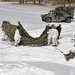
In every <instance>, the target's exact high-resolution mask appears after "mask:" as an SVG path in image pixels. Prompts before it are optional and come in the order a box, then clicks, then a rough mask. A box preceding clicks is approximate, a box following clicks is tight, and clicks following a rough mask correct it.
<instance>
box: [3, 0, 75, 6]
mask: <svg viewBox="0 0 75 75" xmlns="http://www.w3.org/2000/svg"><path fill="white" fill-rule="evenodd" d="M2 1H17V2H19V3H20V4H24V3H31V2H32V3H34V4H36V3H39V4H41V3H42V2H44V3H45V2H56V3H57V4H63V5H64V6H65V5H66V4H69V6H70V5H71V4H72V3H75V0H2Z"/></svg>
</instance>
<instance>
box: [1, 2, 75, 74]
mask: <svg viewBox="0 0 75 75" xmlns="http://www.w3.org/2000/svg"><path fill="white" fill-rule="evenodd" d="M51 9H52V8H48V7H44V6H36V5H35V6H32V5H31V6H24V5H13V4H11V3H5V2H0V26H1V25H2V22H3V21H9V22H10V23H11V24H14V25H17V24H18V21H20V22H21V24H22V25H23V27H24V28H25V29H26V30H27V32H28V33H29V34H30V35H31V36H33V37H38V36H40V34H41V33H42V32H43V30H44V29H45V26H46V25H47V23H45V22H43V21H42V20H41V17H40V15H41V14H45V13H48V12H49V11H50V10H51ZM54 24H55V25H56V26H57V25H59V23H54ZM61 25H62V32H61V38H60V40H59V42H60V44H59V45H58V47H56V48H55V47H53V46H41V47H31V46H19V47H15V46H14V45H12V44H13V43H11V42H10V41H9V40H7V41H2V40H1V38H2V31H1V28H0V75H75V58H74V59H71V60H69V61H66V60H65V58H64V55H63V54H62V53H61V52H60V51H59V50H61V51H63V52H64V53H65V54H66V53H68V52H69V51H71V50H75V47H74V42H73V41H72V40H71V39H72V38H73V33H74V30H75V19H74V20H72V22H71V23H61ZM58 49H59V50H58Z"/></svg>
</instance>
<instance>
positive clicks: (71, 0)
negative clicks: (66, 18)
mask: <svg viewBox="0 0 75 75" xmlns="http://www.w3.org/2000/svg"><path fill="white" fill-rule="evenodd" d="M53 1H55V2H57V3H58V4H63V5H64V6H65V5H66V4H69V6H71V4H73V3H75V0H53Z"/></svg>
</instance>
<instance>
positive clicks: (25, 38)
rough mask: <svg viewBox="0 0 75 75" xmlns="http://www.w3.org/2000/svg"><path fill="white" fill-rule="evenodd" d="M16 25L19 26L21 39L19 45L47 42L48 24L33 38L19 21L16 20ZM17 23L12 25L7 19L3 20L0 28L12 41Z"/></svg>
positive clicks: (39, 44) (44, 43)
mask: <svg viewBox="0 0 75 75" xmlns="http://www.w3.org/2000/svg"><path fill="white" fill-rule="evenodd" d="M18 26H19V27H20V35H21V36H22V37H21V41H20V43H19V45H31V44H33V45H36V46H42V45H46V44H47V31H48V28H49V27H48V26H46V28H45V30H44V31H43V33H42V34H41V35H40V36H39V37H37V38H34V37H32V36H30V35H29V34H28V33H27V31H26V30H25V29H24V28H23V26H22V25H21V23H20V22H18ZM16 27H17V25H13V24H11V23H10V22H8V21H3V23H2V28H3V31H4V32H5V33H6V35H7V36H8V37H9V38H10V40H11V41H14V33H15V30H16Z"/></svg>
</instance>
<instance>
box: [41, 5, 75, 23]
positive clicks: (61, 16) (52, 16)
mask: <svg viewBox="0 0 75 75" xmlns="http://www.w3.org/2000/svg"><path fill="white" fill-rule="evenodd" d="M73 16H74V9H73V7H68V6H66V7H63V6H60V7H56V8H55V10H51V11H50V12H49V13H48V14H44V15H41V18H42V21H45V22H47V23H50V22H54V21H55V22H59V21H60V22H61V21H62V22H67V23H70V22H71V20H72V19H73Z"/></svg>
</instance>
